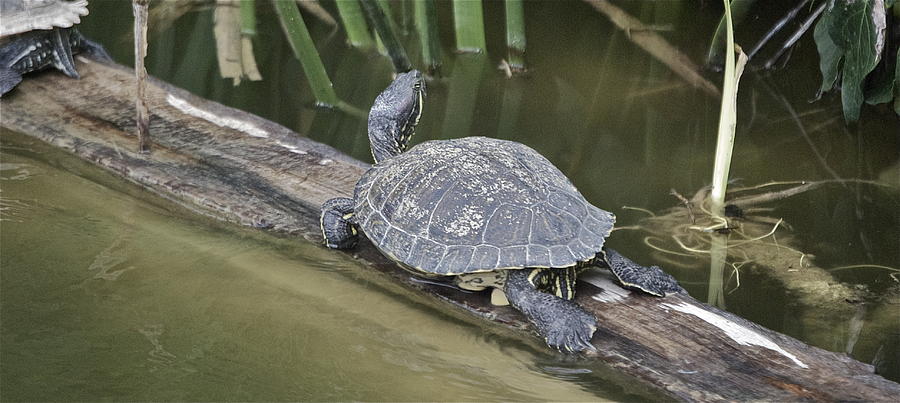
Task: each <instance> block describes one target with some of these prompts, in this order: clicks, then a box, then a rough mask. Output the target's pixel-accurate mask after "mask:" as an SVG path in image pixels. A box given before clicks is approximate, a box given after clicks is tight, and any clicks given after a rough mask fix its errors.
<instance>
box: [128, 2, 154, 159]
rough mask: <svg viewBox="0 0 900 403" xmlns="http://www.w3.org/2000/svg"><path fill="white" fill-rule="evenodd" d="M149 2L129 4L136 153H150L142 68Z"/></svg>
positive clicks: (148, 124)
mask: <svg viewBox="0 0 900 403" xmlns="http://www.w3.org/2000/svg"><path fill="white" fill-rule="evenodd" d="M149 3H150V0H133V2H132V3H131V7H132V12H134V75H135V79H136V81H137V98H136V99H135V108H136V109H137V121H136V124H137V132H138V133H137V134H138V151H139V152H141V153H148V152H150V113H149V111H148V110H147V99H146V87H147V69H146V68H145V67H144V58H145V57H147V8H148V7H147V6H148V5H149Z"/></svg>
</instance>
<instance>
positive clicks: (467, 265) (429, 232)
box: [355, 137, 615, 275]
mask: <svg viewBox="0 0 900 403" xmlns="http://www.w3.org/2000/svg"><path fill="white" fill-rule="evenodd" d="M356 203H357V205H356V216H355V217H356V220H357V222H358V223H359V225H360V227H361V228H362V230H363V232H365V234H366V235H367V236H368V237H369V239H371V240H372V242H373V243H374V244H375V245H376V246H377V247H378V248H379V249H380V250H381V251H382V252H384V253H385V254H387V255H388V256H389V257H391V258H393V259H395V260H398V261H400V262H402V263H404V264H406V265H407V266H410V267H412V268H414V269H417V270H420V271H423V272H427V273H434V274H444V275H454V274H462V273H473V272H484V271H491V270H497V269H520V268H524V267H568V266H572V265H575V264H577V263H579V262H583V261H586V260H589V259H591V258H593V257H594V256H595V255H596V254H597V253H599V252H600V250H601V249H602V247H603V242H604V240H605V239H606V237H607V236H608V235H609V233H610V231H611V230H612V227H613V223H614V222H615V216H613V215H612V213H609V212H607V211H604V210H601V209H599V208H597V207H594V206H593V205H591V204H590V203H588V202H587V201H586V200H585V199H584V197H583V196H582V195H581V193H579V192H578V190H577V189H575V186H573V185H572V183H571V182H569V179H568V178H566V176H565V175H564V174H563V173H562V172H560V171H559V170H558V169H557V168H556V167H555V166H553V164H552V163H550V161H548V160H547V159H546V158H544V157H543V156H541V155H540V154H538V153H537V152H536V151H534V150H533V149H531V148H529V147H528V146H525V145H523V144H520V143H516V142H512V141H506V140H497V139H490V138H485V137H467V138H462V139H455V140H438V141H429V142H425V143H422V144H419V145H417V146H415V147H413V148H412V149H411V150H409V151H407V152H405V153H403V154H400V155H398V156H396V157H393V158H390V159H388V160H386V161H384V162H383V163H381V164H379V165H377V166H374V167H372V168H371V169H370V170H369V171H368V172H366V173H365V174H364V175H363V176H362V178H361V179H360V180H359V183H358V184H357V185H356Z"/></svg>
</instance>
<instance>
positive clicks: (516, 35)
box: [506, 0, 525, 72]
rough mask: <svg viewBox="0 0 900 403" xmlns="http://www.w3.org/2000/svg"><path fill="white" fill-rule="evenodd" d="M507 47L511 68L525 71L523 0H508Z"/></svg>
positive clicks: (514, 70)
mask: <svg viewBox="0 0 900 403" xmlns="http://www.w3.org/2000/svg"><path fill="white" fill-rule="evenodd" d="M506 48H507V51H508V53H507V58H508V63H509V68H510V70H511V71H512V72H523V71H525V8H524V6H523V4H522V0H506Z"/></svg>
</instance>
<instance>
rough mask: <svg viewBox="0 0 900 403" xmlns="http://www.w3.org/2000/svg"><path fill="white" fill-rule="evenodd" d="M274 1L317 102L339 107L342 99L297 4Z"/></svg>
mask: <svg viewBox="0 0 900 403" xmlns="http://www.w3.org/2000/svg"><path fill="white" fill-rule="evenodd" d="M273 3H274V4H275V11H276V12H277V13H278V17H279V19H280V20H281V27H282V28H283V29H284V33H285V35H286V36H287V38H288V43H290V45H291V50H293V51H294V56H296V57H297V59H298V60H300V65H301V66H303V72H304V73H305V74H306V79H307V81H309V86H310V87H311V88H312V91H313V95H314V96H315V97H316V103H317V104H319V105H322V106H328V107H337V106H338V104H339V103H340V100H339V99H338V97H337V94H335V92H334V87H332V85H331V79H329V78H328V73H327V72H326V71H325V65H323V64H322V59H321V58H319V52H318V51H317V50H316V46H315V44H313V41H312V37H311V36H310V35H309V30H307V29H306V23H304V22H303V16H301V15H300V10H298V9H297V4H296V3H294V2H292V1H279V0H274V1H273Z"/></svg>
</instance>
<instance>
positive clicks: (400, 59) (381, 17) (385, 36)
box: [360, 0, 412, 73]
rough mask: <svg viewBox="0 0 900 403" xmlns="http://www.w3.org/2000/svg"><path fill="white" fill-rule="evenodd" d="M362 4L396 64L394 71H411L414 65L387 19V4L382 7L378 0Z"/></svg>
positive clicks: (368, 0)
mask: <svg viewBox="0 0 900 403" xmlns="http://www.w3.org/2000/svg"><path fill="white" fill-rule="evenodd" d="M360 4H362V8H363V11H364V12H365V13H366V15H367V16H369V20H370V21H371V22H372V25H373V26H374V27H375V32H377V33H378V37H379V38H381V41H382V43H383V44H384V47H385V48H386V49H387V51H388V55H390V57H391V62H393V63H394V71H396V72H398V73H399V72H406V71H409V70H410V69H411V68H412V63H410V62H409V57H407V56H406V50H405V49H403V46H402V45H400V40H399V39H397V34H396V33H395V29H394V27H393V26H392V25H391V23H390V21H389V20H388V18H387V15H386V13H385V8H384V7H386V4H385V5H381V4H379V2H378V1H376V0H360Z"/></svg>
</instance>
